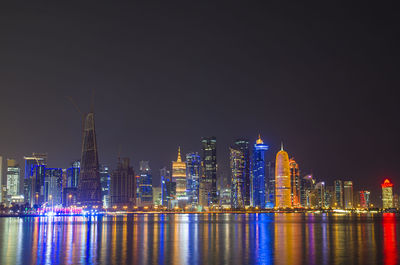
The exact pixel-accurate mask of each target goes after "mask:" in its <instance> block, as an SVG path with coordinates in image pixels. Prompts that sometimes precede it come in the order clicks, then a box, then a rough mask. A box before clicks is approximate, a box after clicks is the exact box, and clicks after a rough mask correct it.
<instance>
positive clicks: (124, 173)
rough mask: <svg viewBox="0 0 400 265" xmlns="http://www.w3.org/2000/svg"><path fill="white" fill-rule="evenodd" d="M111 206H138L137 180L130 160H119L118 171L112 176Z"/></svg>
mask: <svg viewBox="0 0 400 265" xmlns="http://www.w3.org/2000/svg"><path fill="white" fill-rule="evenodd" d="M107 175H108V174H107ZM104 177H106V176H104ZM111 204H112V206H117V207H124V206H134V205H135V204H136V178H135V173H134V171H133V168H132V167H131V166H130V164H129V158H122V159H118V165H117V169H116V170H114V172H113V173H112V175H111Z"/></svg>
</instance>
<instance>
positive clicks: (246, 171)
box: [235, 138, 251, 206]
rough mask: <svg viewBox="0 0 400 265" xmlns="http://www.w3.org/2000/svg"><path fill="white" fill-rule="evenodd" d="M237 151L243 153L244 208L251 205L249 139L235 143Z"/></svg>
mask: <svg viewBox="0 0 400 265" xmlns="http://www.w3.org/2000/svg"><path fill="white" fill-rule="evenodd" d="M235 149H237V150H240V151H241V152H242V153H243V163H244V164H243V173H242V178H243V191H242V195H243V202H244V206H250V204H251V179H250V149H249V141H248V140H247V139H243V138H241V139H237V140H236V141H235Z"/></svg>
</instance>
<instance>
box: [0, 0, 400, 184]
mask: <svg viewBox="0 0 400 265" xmlns="http://www.w3.org/2000/svg"><path fill="white" fill-rule="evenodd" d="M9 2H11V1H9ZM33 2H34V1H30V2H29V4H22V3H21V2H17V1H15V5H13V4H12V3H7V4H5V3H2V4H1V6H0V89H1V95H0V119H1V130H0V154H2V155H4V156H8V157H16V158H18V159H20V160H21V158H22V157H23V155H27V154H30V153H31V152H48V155H49V165H50V166H54V167H67V166H68V164H69V163H70V162H71V161H72V160H74V159H79V158H80V151H81V149H80V148H81V127H80V126H81V120H80V115H79V113H78V112H77V111H76V110H75V109H74V107H73V105H72V104H71V103H70V102H69V101H68V100H67V99H66V96H71V97H73V98H75V100H76V102H77V104H78V105H79V106H80V108H81V109H82V110H83V111H88V110H89V109H90V101H91V99H90V98H91V90H92V89H95V90H96V96H95V111H96V126H97V137H98V148H99V156H100V160H101V161H102V162H104V163H108V164H110V165H112V166H113V165H114V164H115V161H116V160H117V156H118V149H119V146H120V147H121V155H122V156H129V157H130V158H131V159H133V161H134V166H135V168H136V169H137V168H138V161H139V160H150V163H151V166H152V168H153V170H154V175H155V176H154V178H155V180H156V181H155V182H157V183H158V178H159V176H158V175H159V173H158V172H159V171H158V169H159V168H160V167H161V166H163V165H170V162H171V161H172V160H174V159H176V153H177V148H178V145H180V146H181V147H182V151H183V152H184V153H186V152H189V151H200V138H201V137H202V136H211V135H215V136H216V137H217V139H218V151H217V152H218V160H219V166H220V168H221V170H220V173H222V174H225V175H227V174H228V171H227V167H228V146H229V145H230V144H231V143H232V141H233V140H234V139H235V138H237V137H242V136H243V137H248V138H249V139H250V140H251V141H255V139H256V137H257V134H258V133H261V135H262V137H263V138H264V140H265V142H266V143H267V144H269V145H270V152H269V158H271V159H274V156H275V154H276V152H277V151H278V148H279V145H280V141H281V139H283V140H284V144H285V149H286V150H287V151H288V153H289V155H290V156H294V157H295V158H296V160H297V161H298V162H299V164H300V167H301V170H302V173H303V174H306V173H309V172H311V171H312V172H313V173H314V174H315V175H316V176H317V177H318V178H319V179H323V180H327V181H328V184H330V182H331V181H333V180H334V179H353V180H354V181H355V188H356V189H362V188H367V189H372V190H373V191H375V190H378V189H379V184H380V182H381V181H382V178H383V177H384V176H389V177H391V178H392V179H393V181H394V182H395V184H396V183H398V184H397V185H396V186H397V188H396V189H397V190H398V187H399V186H400V171H399V167H398V166H399V162H400V152H399V150H400V145H399V143H400V141H399V136H400V133H399V130H400V125H399V102H398V101H399V97H398V94H400V93H396V92H397V91H396V89H398V88H399V83H400V82H399V71H398V70H399V67H398V63H399V58H400V56H399V47H400V45H399V41H398V40H397V38H399V23H398V21H399V20H398V12H397V11H396V10H397V9H396V8H394V6H391V5H390V4H383V3H379V6H365V5H366V3H365V2H364V3H362V4H357V5H354V6H351V4H350V3H348V2H347V3H346V4H343V5H341V4H339V3H336V1H329V2H328V3H327V1H321V2H323V3H319V4H315V3H313V4H312V5H311V4H310V5H303V4H289V3H286V4H283V2H281V1H271V2H272V3H269V4H265V3H263V2H266V1H260V2H256V1H251V2H244V1H243V2H242V3H237V2H235V3H233V2H230V3H228V2H225V3H220V4H216V3H213V4H211V3H210V4H206V3H202V4H200V3H193V2H195V1H182V2H170V1H161V2H162V4H160V3H158V4H156V3H155V2H152V1H141V2H143V3H138V4H134V5H133V4H130V5H127V4H116V3H114V4H99V2H97V1H94V2H91V3H90V4H89V3H88V2H86V4H84V3H82V2H85V1H81V2H76V3H74V2H69V1H67V2H65V3H63V4H60V1H57V3H55V2H54V1H47V3H42V4H39V3H33ZM110 2H111V1H110ZM144 2H146V3H144ZM150 2H152V3H150ZM12 5H13V6H12Z"/></svg>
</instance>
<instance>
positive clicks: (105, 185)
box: [99, 161, 136, 208]
mask: <svg viewBox="0 0 400 265" xmlns="http://www.w3.org/2000/svg"><path fill="white" fill-rule="evenodd" d="M122 162H124V161H122ZM128 163H129V161H128ZM99 173H100V185H101V200H102V202H103V207H104V208H108V207H110V193H111V192H110V187H111V176H110V170H109V168H108V166H107V165H104V164H100V172H99ZM133 180H134V182H135V183H134V185H135V189H136V179H135V178H133ZM135 194H136V190H135Z"/></svg>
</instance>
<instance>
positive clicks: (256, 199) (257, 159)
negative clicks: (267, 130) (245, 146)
mask: <svg viewBox="0 0 400 265" xmlns="http://www.w3.org/2000/svg"><path fill="white" fill-rule="evenodd" d="M267 150H268V146H267V145H265V144H264V142H263V140H262V139H261V136H260V135H258V139H257V141H256V144H255V145H254V149H253V159H252V173H253V174H252V180H251V191H252V192H251V205H252V206H253V207H259V208H265V203H266V197H265V191H266V185H265V179H266V177H265V176H266V174H265V173H266V171H265V170H266V168H265V166H266V163H265V152H266V151H267Z"/></svg>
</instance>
